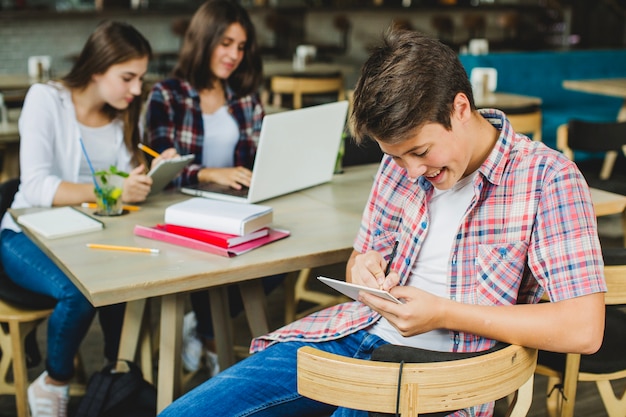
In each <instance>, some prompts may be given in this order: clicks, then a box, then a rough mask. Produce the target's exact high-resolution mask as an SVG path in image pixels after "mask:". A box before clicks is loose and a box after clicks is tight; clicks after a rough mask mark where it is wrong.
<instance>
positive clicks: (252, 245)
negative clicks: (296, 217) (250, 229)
mask: <svg viewBox="0 0 626 417" xmlns="http://www.w3.org/2000/svg"><path fill="white" fill-rule="evenodd" d="M134 233H135V235H137V236H142V237H147V238H148V239H155V240H161V241H163V242H167V243H171V244H173V245H179V246H184V247H186V248H190V249H196V250H200V251H203V252H209V253H213V254H215V255H220V256H226V257H228V258H232V257H233V256H237V255H241V254H242V253H246V252H249V251H251V250H252V249H256V248H258V247H261V246H263V245H267V244H268V243H271V242H275V241H277V240H280V239H284V238H286V237H287V236H289V234H290V232H288V231H287V230H281V229H270V233H269V234H268V235H267V236H265V237H261V238H259V239H255V240H252V241H250V242H246V243H242V244H241V245H237V246H233V247H230V248H221V247H219V246H217V245H212V244H210V243H206V242H202V241H200V240H196V239H192V238H189V237H185V236H180V235H177V234H174V233H170V232H166V231H165V230H159V229H157V228H155V227H146V226H141V225H136V226H135V229H134Z"/></svg>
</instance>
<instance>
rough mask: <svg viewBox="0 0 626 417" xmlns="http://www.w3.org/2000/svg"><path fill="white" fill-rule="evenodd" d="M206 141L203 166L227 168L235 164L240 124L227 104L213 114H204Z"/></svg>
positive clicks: (203, 151) (203, 149) (203, 148)
mask: <svg viewBox="0 0 626 417" xmlns="http://www.w3.org/2000/svg"><path fill="white" fill-rule="evenodd" d="M202 122H203V123H204V143H203V145H202V166H205V167H211V168H227V167H232V166H234V165H235V147H236V146H237V142H238V141H239V126H238V125H237V122H235V119H233V117H232V116H231V115H230V113H229V112H228V107H227V106H222V107H220V108H219V109H218V110H217V111H216V112H215V113H213V114H205V113H203V114H202Z"/></svg>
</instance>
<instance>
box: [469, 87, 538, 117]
mask: <svg viewBox="0 0 626 417" xmlns="http://www.w3.org/2000/svg"><path fill="white" fill-rule="evenodd" d="M474 100H475V102H476V103H475V104H476V107H493V108H496V109H500V110H502V111H503V112H505V113H508V112H509V111H511V112H514V111H515V109H520V108H528V107H533V106H537V107H538V106H541V97H534V96H525V95H521V94H512V93H500V92H494V93H488V94H485V95H484V96H482V97H474Z"/></svg>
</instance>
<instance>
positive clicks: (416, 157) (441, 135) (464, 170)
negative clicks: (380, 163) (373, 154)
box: [378, 115, 473, 190]
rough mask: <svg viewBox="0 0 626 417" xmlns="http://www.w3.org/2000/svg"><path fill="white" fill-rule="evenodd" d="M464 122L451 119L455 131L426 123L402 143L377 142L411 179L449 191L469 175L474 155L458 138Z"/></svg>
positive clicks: (460, 138) (465, 143)
mask: <svg viewBox="0 0 626 417" xmlns="http://www.w3.org/2000/svg"><path fill="white" fill-rule="evenodd" d="M462 123H463V122H462V120H459V119H458V118H456V117H455V116H454V115H453V116H452V129H451V130H446V128H445V127H443V126H442V125H440V124H437V123H427V124H426V125H424V126H422V127H420V128H418V129H417V130H416V131H415V133H414V135H412V136H411V137H410V138H409V139H408V140H405V141H403V142H401V143H398V144H395V145H390V144H386V143H383V142H378V143H379V145H380V148H381V150H382V151H383V152H385V153H386V154H388V155H389V156H391V157H392V158H393V159H394V160H395V161H396V163H397V164H398V165H399V166H401V167H402V168H404V169H406V173H407V176H408V177H409V178H412V179H416V178H418V177H421V176H424V177H425V178H426V179H427V180H428V181H430V182H431V183H432V184H433V186H434V187H435V188H437V189H439V190H447V189H449V188H451V187H452V186H453V185H454V184H456V183H457V182H458V181H459V180H460V179H462V178H463V177H465V176H467V175H468V174H470V173H471V172H472V171H473V169H472V170H469V169H468V167H469V165H470V158H471V151H470V149H469V146H468V144H467V142H466V141H465V140H463V139H462V137H461V136H459V135H458V132H460V129H462Z"/></svg>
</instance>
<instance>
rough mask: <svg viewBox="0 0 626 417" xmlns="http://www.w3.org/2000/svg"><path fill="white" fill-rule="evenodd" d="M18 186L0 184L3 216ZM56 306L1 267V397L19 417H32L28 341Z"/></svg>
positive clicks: (53, 301) (17, 182)
mask: <svg viewBox="0 0 626 417" xmlns="http://www.w3.org/2000/svg"><path fill="white" fill-rule="evenodd" d="M18 186H19V180H18V179H12V180H9V181H6V182H4V183H2V184H0V216H2V215H4V213H5V212H6V210H7V208H8V207H9V206H10V205H11V202H12V201H13V196H14V195H15V193H16V192H17V188H18ZM55 303H56V302H55V300H53V299H51V298H48V297H44V296H41V295H39V294H34V293H31V292H30V291H27V290H24V289H22V288H21V287H19V286H17V285H16V284H14V283H13V281H11V280H10V279H9V278H8V277H7V276H6V275H5V273H4V270H3V269H2V267H1V265H0V323H1V325H0V353H1V357H0V394H14V395H15V402H16V406H17V415H18V416H19V417H27V416H29V413H28V400H27V397H26V390H27V388H28V372H27V365H26V362H27V357H26V356H27V355H26V349H25V343H26V337H27V335H28V334H29V333H30V332H31V331H33V330H34V329H35V328H36V327H37V325H38V324H39V323H41V322H42V321H43V320H45V319H46V318H48V316H49V315H50V314H51V313H52V308H53V307H54V304H55ZM11 371H13V372H12V374H13V378H12V380H11V378H10V374H11Z"/></svg>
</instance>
